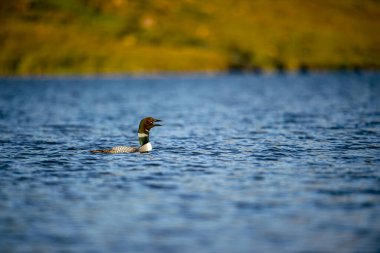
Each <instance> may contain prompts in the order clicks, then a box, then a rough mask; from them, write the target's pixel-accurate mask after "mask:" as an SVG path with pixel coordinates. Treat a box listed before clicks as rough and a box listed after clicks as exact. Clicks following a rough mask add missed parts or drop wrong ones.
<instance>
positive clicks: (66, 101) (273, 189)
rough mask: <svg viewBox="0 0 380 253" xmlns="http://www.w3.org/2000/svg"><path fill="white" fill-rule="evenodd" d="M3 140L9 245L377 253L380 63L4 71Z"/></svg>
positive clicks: (0, 231) (3, 235) (0, 208)
mask: <svg viewBox="0 0 380 253" xmlns="http://www.w3.org/2000/svg"><path fill="white" fill-rule="evenodd" d="M146 116H153V117H155V118H159V119H162V120H163V125H164V126H162V127H156V128H154V129H152V131H151V138H150V140H151V143H152V145H153V151H152V152H151V153H150V154H136V153H135V154H117V155H109V154H108V155H107V154H96V155H93V154H91V153H90V152H89V150H90V149H99V148H110V147H113V146H117V145H131V146H136V145H138V140H137V128H138V124H139V122H140V120H141V119H142V118H144V117H146ZM0 145H1V146H0V151H1V152H0V249H1V252H139V253H145V252H162V253H170V252H181V253H194V252H199V253H207V252H209V253H214V252H218V253H224V252H226V253H251V252H289V253H290V252H379V250H380V74H379V73H361V74H354V73H310V74H305V75H297V74H284V75H277V74H265V75H223V74H221V75H214V76H211V75H184V76H180V75H178V76H176V75H167V76H165V75H161V76H160V75H157V76H140V77H128V76H115V77H96V76H94V77H91V76H87V77H57V78H54V77H39V78H37V77H34V78H2V79H0Z"/></svg>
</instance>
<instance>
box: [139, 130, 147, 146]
mask: <svg viewBox="0 0 380 253" xmlns="http://www.w3.org/2000/svg"><path fill="white" fill-rule="evenodd" d="M138 137H139V143H140V146H143V145H145V144H147V143H149V132H148V133H140V132H139V133H138Z"/></svg>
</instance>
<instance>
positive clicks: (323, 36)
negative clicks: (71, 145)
mask: <svg viewBox="0 0 380 253" xmlns="http://www.w3.org/2000/svg"><path fill="white" fill-rule="evenodd" d="M0 22H1V26H0V48H1V49H0V50H1V51H0V74H1V75H14V74H67V73H70V74H74V73H125V72H129V73H138V72H157V71H261V70H279V71H283V70H302V71H306V70H308V69H379V68H380V46H379V45H380V32H379V31H380V1H378V0H335V1H334V0H315V1H304V0H287V1H285V0H271V1H269V0H207V1H205V0H177V1H172V0H155V1H152V0H151V1H149V0H12V1H5V0H4V1H3V0H0Z"/></svg>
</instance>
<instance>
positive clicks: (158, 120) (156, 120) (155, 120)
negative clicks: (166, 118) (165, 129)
mask: <svg viewBox="0 0 380 253" xmlns="http://www.w3.org/2000/svg"><path fill="white" fill-rule="evenodd" d="M160 121H162V120H160V119H154V122H160ZM153 126H162V125H160V124H153Z"/></svg>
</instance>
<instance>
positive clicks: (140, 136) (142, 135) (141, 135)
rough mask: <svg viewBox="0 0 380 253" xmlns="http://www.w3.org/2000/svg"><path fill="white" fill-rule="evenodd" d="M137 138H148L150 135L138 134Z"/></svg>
mask: <svg viewBox="0 0 380 253" xmlns="http://www.w3.org/2000/svg"><path fill="white" fill-rule="evenodd" d="M137 136H138V137H139V138H142V137H148V135H147V134H145V133H138V134H137Z"/></svg>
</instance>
